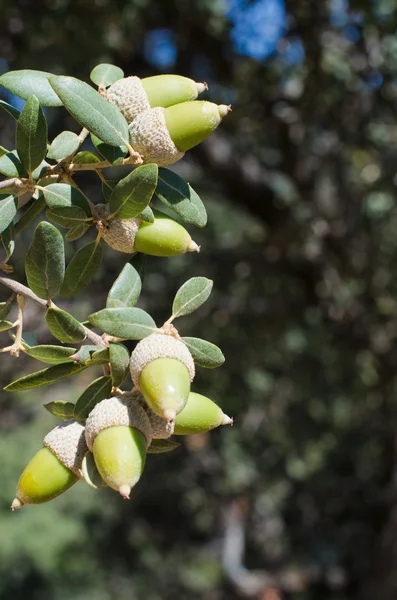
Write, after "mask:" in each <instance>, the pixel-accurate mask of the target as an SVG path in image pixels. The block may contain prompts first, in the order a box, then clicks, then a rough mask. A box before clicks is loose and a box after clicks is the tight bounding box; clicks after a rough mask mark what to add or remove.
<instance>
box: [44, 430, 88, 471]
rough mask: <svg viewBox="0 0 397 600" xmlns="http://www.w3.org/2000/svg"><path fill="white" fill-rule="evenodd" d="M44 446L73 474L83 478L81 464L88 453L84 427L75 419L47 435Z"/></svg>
mask: <svg viewBox="0 0 397 600" xmlns="http://www.w3.org/2000/svg"><path fill="white" fill-rule="evenodd" d="M43 445H44V446H45V447H46V448H48V449H49V450H51V452H52V453H53V454H55V456H56V457H57V458H58V460H60V461H61V463H62V464H63V465H65V467H67V468H68V469H70V471H72V473H74V474H75V475H77V477H79V478H80V479H82V478H83V474H82V471H81V464H82V461H83V458H84V456H85V454H86V453H87V452H88V448H87V444H86V441H85V437H84V425H82V424H81V423H79V422H78V421H75V420H74V419H71V420H69V421H64V422H63V423H61V424H60V425H57V427H54V429H52V430H51V431H50V432H49V433H47V435H46V436H45V438H44V440H43Z"/></svg>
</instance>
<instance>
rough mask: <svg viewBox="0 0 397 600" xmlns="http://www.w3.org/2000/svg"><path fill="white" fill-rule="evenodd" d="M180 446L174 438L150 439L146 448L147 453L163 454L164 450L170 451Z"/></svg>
mask: <svg viewBox="0 0 397 600" xmlns="http://www.w3.org/2000/svg"><path fill="white" fill-rule="evenodd" d="M178 446H180V443H179V442H174V440H152V443H151V444H150V446H149V448H148V449H147V453H148V454H163V453H164V452H171V450H175V449H176V448H178Z"/></svg>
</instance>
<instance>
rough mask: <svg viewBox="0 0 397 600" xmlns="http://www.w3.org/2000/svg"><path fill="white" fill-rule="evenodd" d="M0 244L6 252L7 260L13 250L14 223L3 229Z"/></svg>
mask: <svg viewBox="0 0 397 600" xmlns="http://www.w3.org/2000/svg"><path fill="white" fill-rule="evenodd" d="M0 238H1V244H2V246H3V248H4V252H5V253H6V257H7V260H8V259H9V258H10V257H11V256H12V255H13V253H14V250H15V227H14V223H13V222H12V221H11V223H10V224H9V225H8V227H7V228H6V229H5V230H4V231H3V233H2V234H1V236H0Z"/></svg>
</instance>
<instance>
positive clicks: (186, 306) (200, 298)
mask: <svg viewBox="0 0 397 600" xmlns="http://www.w3.org/2000/svg"><path fill="white" fill-rule="evenodd" d="M212 285H213V281H212V280H211V279H207V278H206V277H192V279H189V280H188V281H186V283H184V284H183V285H182V287H180V288H179V290H178V291H177V293H176V296H175V299H174V303H173V305H172V316H173V317H174V318H176V317H182V316H184V315H189V314H190V313H192V312H193V311H195V310H197V309H198V308H199V306H201V305H202V304H203V303H204V302H205V301H206V300H207V299H208V297H209V295H210V294H211V290H212Z"/></svg>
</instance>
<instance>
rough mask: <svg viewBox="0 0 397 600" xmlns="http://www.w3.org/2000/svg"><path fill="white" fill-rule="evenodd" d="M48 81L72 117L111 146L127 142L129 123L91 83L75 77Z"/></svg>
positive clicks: (54, 78) (52, 78)
mask: <svg viewBox="0 0 397 600" xmlns="http://www.w3.org/2000/svg"><path fill="white" fill-rule="evenodd" d="M50 84H51V86H52V88H53V89H54V91H55V92H56V93H57V95H58V96H59V98H60V99H61V100H62V103H63V105H64V106H65V108H66V109H67V110H68V111H69V112H70V114H71V115H72V117H73V118H74V119H76V121H78V123H80V125H82V126H83V127H86V128H87V129H88V131H90V132H91V133H93V134H94V135H96V136H97V137H99V139H101V140H103V141H104V142H106V144H110V145H111V146H121V145H123V144H125V143H127V144H128V141H129V132H128V123H127V121H126V120H125V118H124V117H123V115H122V114H121V112H120V111H119V110H118V109H117V108H116V107H115V106H114V105H113V104H110V102H108V101H107V100H105V98H103V97H102V96H101V95H100V94H98V92H97V91H96V90H94V89H93V88H92V87H91V86H90V85H88V84H87V83H84V82H83V81H80V80H79V79H75V78H74V77H64V76H59V77H51V79H50Z"/></svg>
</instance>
